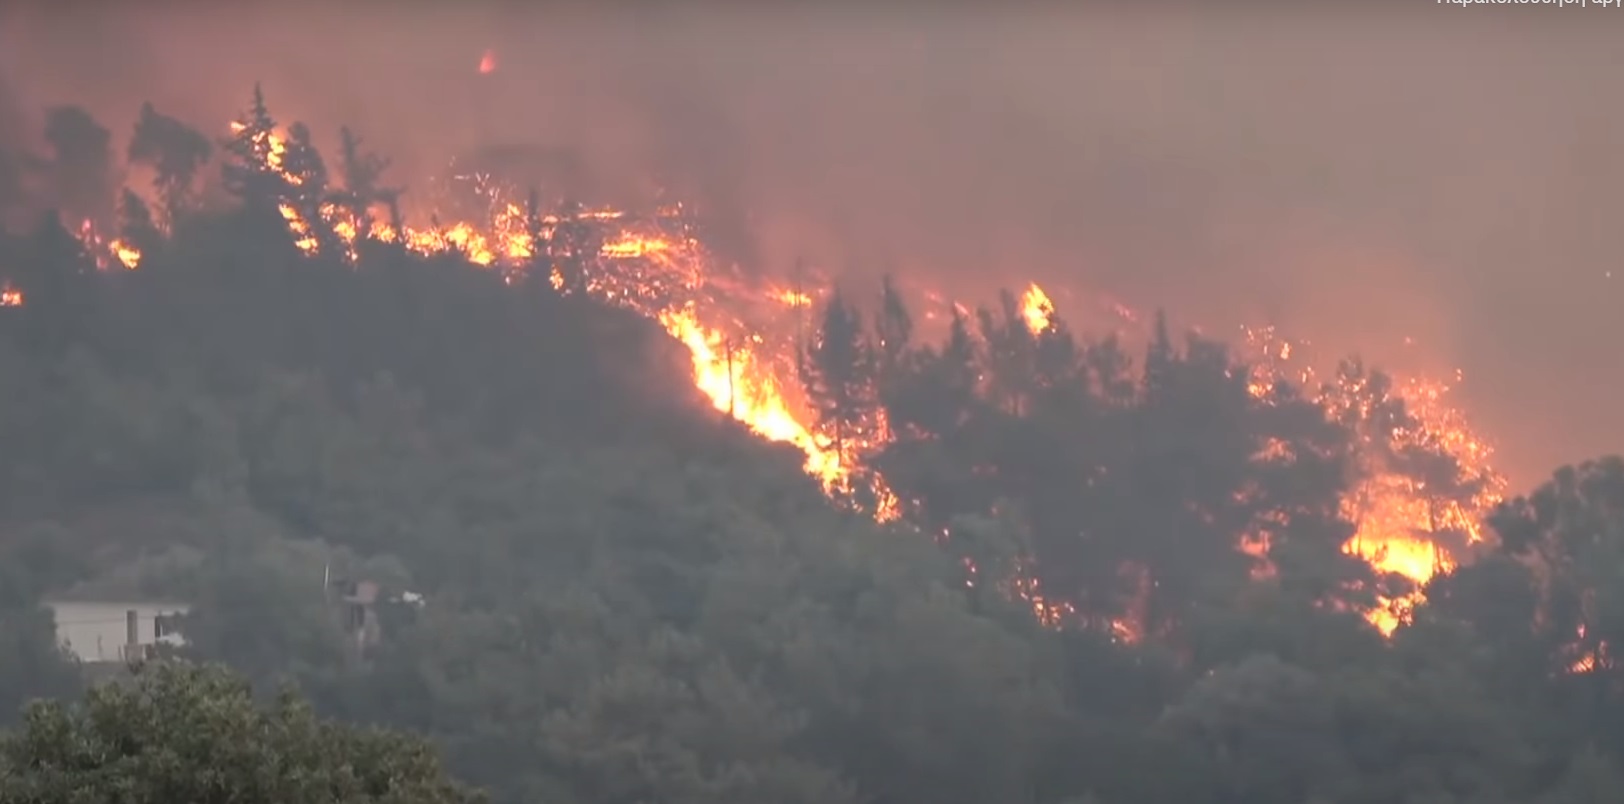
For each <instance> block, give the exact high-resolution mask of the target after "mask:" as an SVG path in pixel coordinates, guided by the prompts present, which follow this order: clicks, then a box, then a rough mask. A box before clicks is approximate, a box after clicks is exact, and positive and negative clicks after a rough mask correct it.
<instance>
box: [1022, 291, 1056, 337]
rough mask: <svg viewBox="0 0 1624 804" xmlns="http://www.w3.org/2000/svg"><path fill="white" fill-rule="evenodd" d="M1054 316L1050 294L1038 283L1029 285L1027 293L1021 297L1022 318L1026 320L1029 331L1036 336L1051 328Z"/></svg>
mask: <svg viewBox="0 0 1624 804" xmlns="http://www.w3.org/2000/svg"><path fill="white" fill-rule="evenodd" d="M1053 316H1054V302H1052V301H1050V300H1049V294H1047V293H1044V292H1043V288H1040V287H1038V284H1037V283H1036V282H1033V283H1031V284H1030V285H1028V286H1027V288H1026V293H1024V294H1022V295H1021V317H1022V318H1024V319H1026V326H1027V329H1030V330H1032V334H1033V335H1036V334H1038V333H1040V332H1042V331H1044V330H1045V329H1048V328H1049V327H1050V326H1051V322H1050V319H1051V318H1053Z"/></svg>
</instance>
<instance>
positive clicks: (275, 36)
mask: <svg viewBox="0 0 1624 804" xmlns="http://www.w3.org/2000/svg"><path fill="white" fill-rule="evenodd" d="M448 5H449V4H448ZM538 5H541V6H542V9H541V10H534V11H526V10H521V9H518V8H516V7H515V8H511V9H504V8H501V7H499V6H497V5H490V6H479V5H477V4H473V5H469V6H466V8H468V9H472V10H465V11H460V12H459V11H455V10H454V9H448V10H444V11H434V10H430V9H428V8H427V7H426V6H427V4H406V5H403V6H401V5H394V6H389V5H385V4H376V5H373V6H368V5H364V4H363V5H360V6H359V7H357V8H356V9H354V10H352V11H342V12H338V11H315V12H307V11H302V10H300V9H299V8H298V7H297V5H292V6H290V5H288V4H282V5H279V6H271V5H264V6H260V7H255V6H253V5H252V4H241V5H239V4H232V5H229V6H228V5H226V4H221V5H220V6H219V7H218V9H219V10H217V11H208V10H206V9H207V8H208V7H207V6H200V5H197V4H163V5H158V6H157V7H156V8H154V9H153V10H140V9H138V8H137V7H136V6H135V4H107V5H106V6H105V7H101V6H97V7H86V8H84V9H77V10H75V11H74V12H73V13H71V14H70V13H66V12H61V13H55V12H46V11H32V12H30V11H28V10H26V9H17V8H11V9H8V10H7V12H5V13H6V16H4V17H0V75H6V76H11V78H12V80H11V90H12V91H13V93H14V94H15V95H16V96H17V100H18V101H19V102H20V103H21V104H22V105H23V106H24V107H25V108H30V109H33V108H38V107H40V106H42V105H44V104H46V103H52V102H62V101H67V100H77V101H79V102H82V103H84V104H86V105H87V106H89V107H90V108H91V109H92V110H93V111H95V112H96V114H97V115H98V116H99V117H100V118H101V119H102V120H103V122H105V123H107V124H109V125H112V126H114V127H115V130H119V131H126V130H127V126H128V124H129V122H130V121H131V119H132V118H133V115H134V114H135V112H136V110H137V109H138V108H139V106H140V103H141V101H142V100H151V101H153V102H154V103H155V104H156V105H157V106H158V107H159V108H160V109H161V110H163V111H166V112H168V113H170V114H175V115H178V116H182V117H185V118H188V119H191V120H194V121H197V122H198V123H200V124H201V123H210V122H215V121H221V122H223V121H224V120H226V119H228V118H229V117H230V116H231V115H232V114H234V113H235V112H236V111H237V110H238V109H239V108H240V107H242V106H243V105H244V103H245V100H246V97H247V94H248V92H249V88H250V87H251V85H252V83H253V81H254V80H255V79H260V80H263V81H264V84H265V89H266V92H267V94H268V97H269V100H270V102H271V105H272V107H273V111H275V112H276V113H277V114H278V115H279V117H281V118H282V119H284V120H292V119H302V120H305V121H306V122H308V123H310V124H311V125H312V126H313V127H314V128H315V129H316V130H317V131H318V132H321V133H326V134H328V135H330V134H331V133H332V132H333V131H336V129H337V126H338V125H339V124H341V123H348V124H351V125H352V126H354V127H356V128H357V129H358V130H360V131H361V132H362V133H363V134H364V135H366V136H367V137H368V138H369V139H370V141H371V142H372V143H373V144H374V145H375V146H376V147H378V148H379V149H380V150H383V151H385V152H387V153H389V154H391V155H392V156H394V157H395V159H396V164H397V166H398V167H399V169H400V173H401V179H403V180H404V181H406V182H407V183H409V184H416V183H419V182H420V181H421V178H422V177H423V176H426V175H428V174H429V173H431V172H433V171H434V170H435V169H436V168H438V167H439V166H440V165H441V164H442V163H443V161H444V160H445V158H446V157H448V156H450V155H451V154H453V153H456V152H458V151H460V150H464V149H467V148H470V147H473V146H475V145H478V144H482V143H492V142H520V143H536V144H542V145H549V146H560V147H566V148H571V149H574V150H576V151H578V152H580V153H581V155H582V156H583V157H584V158H585V159H586V160H587V162H588V164H590V165H591V166H592V167H593V169H594V172H595V173H596V174H597V175H599V176H600V177H601V181H603V182H604V183H605V185H606V186H613V187H617V188H619V187H624V188H631V189H633V190H639V191H640V190H642V189H645V188H643V186H642V185H643V184H644V183H646V182H647V180H648V178H649V177H650V176H654V175H664V176H669V177H670V178H669V181H671V182H672V183H673V184H675V185H677V186H678V187H680V188H681V189H683V190H685V191H686V192H687V193H688V194H690V195H692V196H694V197H696V198H698V199H700V200H702V201H703V202H704V203H705V204H707V205H708V206H709V207H710V208H711V211H712V212H713V213H716V214H717V215H718V216H719V217H720V218H721V219H722V220H724V221H727V222H729V223H730V224H731V225H732V226H733V228H735V229H737V230H738V231H739V232H742V233H743V234H744V235H747V236H748V238H749V239H750V241H751V243H752V245H753V246H754V248H755V249H756V250H757V253H758V254H759V255H760V258H761V259H763V260H766V261H770V262H772V263H774V264H777V265H785V264H788V263H789V262H790V261H791V260H792V259H793V258H794V257H796V256H803V255H804V256H806V257H808V258H809V259H811V260H813V261H817V262H821V263H824V264H827V265H831V266H841V267H844V268H848V269H853V270H857V271H861V272H869V271H877V270H880V269H882V268H890V269H894V270H897V271H900V272H903V273H913V274H918V273H924V272H929V273H930V274H931V275H932V276H934V277H937V278H938V281H941V282H943V283H945V284H948V285H950V286H951V287H953V288H955V289H962V291H963V292H964V293H966V294H970V293H984V292H985V291H986V290H987V289H990V288H992V287H996V286H998V285H1013V284H1018V283H1021V282H1024V281H1025V280H1026V279H1029V278H1035V279H1038V280H1040V281H1044V282H1047V283H1049V284H1050V285H1051V286H1053V287H1056V288H1059V287H1064V288H1069V289H1070V290H1071V291H1072V292H1073V293H1077V294H1084V293H1087V292H1088V291H1089V290H1100V291H1104V292H1107V293H1110V294H1112V295H1115V296H1118V297H1121V298H1123V299H1124V300H1125V301H1127V302H1129V303H1131V304H1137V305H1145V304H1165V305H1166V306H1167V307H1168V308H1169V309H1170V310H1171V311H1172V312H1173V313H1174V315H1175V317H1176V318H1177V319H1178V320H1182V321H1185V322H1192V323H1193V322H1200V323H1202V324H1205V325H1206V329H1208V330H1209V331H1214V332H1223V331H1224V329H1225V328H1226V327H1230V326H1234V325H1235V324H1238V323H1239V322H1242V321H1248V322H1257V321H1261V320H1265V319H1268V320H1273V321H1274V322H1276V323H1278V324H1280V325H1281V326H1282V327H1283V328H1284V329H1286V330H1287V331H1289V332H1292V333H1296V334H1301V335H1306V336H1308V337H1310V338H1313V339H1315V340H1316V341H1317V342H1319V343H1320V344H1321V345H1322V346H1323V347H1324V348H1326V349H1330V350H1352V349H1358V350H1361V351H1363V352H1364V353H1365V354H1366V355H1367V356H1368V357H1369V358H1371V359H1372V360H1373V361H1375V362H1377V363H1383V364H1388V365H1393V364H1399V365H1404V366H1419V367H1424V368H1428V369H1431V370H1446V369H1450V368H1453V367H1457V366H1458V367H1460V368H1462V369H1464V370H1465V372H1466V377H1467V384H1466V386H1465V388H1464V389H1463V391H1462V393H1463V394H1464V399H1465V401H1466V402H1467V407H1468V408H1469V410H1471V411H1472V412H1473V413H1474V414H1475V416H1476V417H1477V418H1478V419H1479V420H1480V421H1481V422H1482V423H1483V424H1484V428H1483V429H1485V430H1486V431H1487V432H1489V433H1490V434H1491V435H1492V436H1495V437H1497V438H1498V439H1499V440H1500V442H1501V444H1502V455H1503V456H1504V457H1505V459H1506V464H1507V466H1508V468H1509V469H1510V470H1512V472H1513V474H1514V475H1515V476H1516V479H1517V480H1518V481H1520V482H1531V481H1533V480H1534V479H1536V478H1537V477H1538V476H1539V475H1540V474H1542V473H1543V472H1545V471H1546V470H1548V469H1549V468H1550V467H1551V466H1553V465H1555V464H1556V463H1558V462H1560V461H1567V460H1574V459H1578V458H1581V457H1584V456H1586V455H1589V454H1593V453H1597V452H1600V451H1603V450H1616V449H1619V448H1620V447H1621V446H1624V422H1621V421H1620V420H1619V419H1618V417H1616V416H1615V415H1614V414H1613V411H1612V405H1611V397H1612V395H1613V393H1614V392H1616V391H1617V390H1619V389H1620V388H1624V360H1620V359H1618V358H1617V356H1616V354H1615V353H1614V352H1613V351H1612V349H1614V348H1616V347H1615V346H1614V344H1616V343H1618V342H1619V341H1620V338H1619V335H1620V334H1621V331H1624V317H1620V316H1617V315H1616V314H1615V312H1616V310H1617V308H1618V298H1619V293H1620V287H1621V284H1620V283H1624V275H1615V276H1613V277H1612V278H1610V279H1609V278H1608V276H1607V273H1608V271H1610V270H1611V269H1612V268H1613V261H1614V258H1615V256H1616V255H1617V254H1619V253H1620V246H1624V227H1618V226H1616V225H1611V224H1614V223H1615V222H1616V221H1617V220H1619V219H1620V216H1621V213H1624V199H1620V198H1619V196H1618V195H1617V194H1616V193H1614V192H1613V188H1616V187H1619V186H1624V156H1621V155H1620V153H1619V152H1618V151H1617V150H1616V149H1615V148H1614V147H1613V145H1614V144H1615V143H1617V142H1618V141H1620V140H1619V135H1620V133H1621V132H1620V124H1621V122H1624V108H1621V104H1620V102H1619V100H1618V93H1617V92H1616V91H1614V90H1613V87H1612V78H1613V76H1612V75H1611V74H1610V72H1609V68H1611V67H1612V66H1613V62H1614V58H1613V54H1614V53H1615V52H1616V49H1615V47H1614V41H1615V39H1614V34H1613V28H1614V27H1615V25H1624V14H1621V15H1618V16H1617V19H1616V21H1615V19H1614V17H1613V16H1611V15H1610V11H1609V10H1602V11H1600V13H1599V14H1598V10H1596V9H1579V8H1555V7H1550V6H1508V7H1504V8H1502V7H1471V8H1465V9H1462V8H1459V7H1454V6H1438V5H1435V4H1432V3H1429V2H1417V3H1415V4H1414V5H1413V6H1412V7H1409V8H1407V9H1404V8H1398V9H1391V10H1387V11H1382V12H1375V11H1370V12H1358V13H1355V12H1351V11H1342V12H1340V13H1329V12H1320V11H1314V12H1308V11H1298V12H1295V13H1293V12H1291V11H1289V10H1287V9H1276V10H1273V11H1265V10H1263V9H1257V10H1255V11H1250V12H1245V13H1241V12H1236V11H1233V10H1231V11H1230V12H1228V13H1218V12H1214V13H1211V14H1205V15H1198V14H1196V13H1195V12H1184V11H1177V12H1175V11H1170V10H1163V11H1158V12H1157V13H1154V14H1137V15H1134V14H1129V13H1127V12H1121V11H1112V10H1105V9H1099V10H1095V11H1093V12H1090V13H1083V12H1078V13H1075V14H1069V15H1068V14H1062V13H1059V12H1054V13H1038V12H1036V11H1033V12H1024V11H1023V12H1014V11H1011V12H1009V13H1007V14H1003V15H1000V14H997V13H994V12H984V13H981V14H978V15H971V14H968V13H948V12H941V13H932V12H929V11H926V10H923V9H922V8H917V7H915V6H914V5H911V4H899V6H898V8H897V10H896V11H894V12H886V13H881V12H872V11H869V12H864V11H846V12H838V13H837V12H827V13H816V12H812V11H787V10H785V11H767V10H765V9H763V10H762V11H760V12H756V13H750V12H748V11H747V8H748V7H747V6H745V5H742V4H729V5H728V7H727V8H726V9H725V10H724V9H717V10H715V11H713V12H700V11H692V12H684V13H677V12H674V11H660V10H641V11H637V12H634V13H620V14H617V15H614V16H606V15H598V16H592V15H587V14H584V13H574V12H569V11H566V10H560V9H558V8H557V7H552V6H550V5H549V4H538ZM420 6H422V7H421V8H420ZM391 8H394V9H395V10H391ZM110 41H112V42H123V43H124V44H123V46H122V47H109V46H108V44H107V43H108V42H110ZM488 48H490V49H494V50H495V52H496V54H497V56H498V69H497V70H496V71H495V72H494V73H492V74H490V75H480V74H479V73H478V70H477V69H476V67H477V64H478V62H479V59H480V55H481V53H482V52H484V51H485V50H486V49H488ZM24 76H26V80H25V79H24V78H23V77H24ZM3 99H4V98H3V96H0V100H3ZM3 112H4V110H3V109H0V115H3ZM1056 295H1061V294H1056ZM1406 338H1410V339H1412V340H1413V341H1414V343H1415V344H1416V345H1415V346H1411V347H1406V346H1404V345H1403V344H1404V341H1405V339H1406Z"/></svg>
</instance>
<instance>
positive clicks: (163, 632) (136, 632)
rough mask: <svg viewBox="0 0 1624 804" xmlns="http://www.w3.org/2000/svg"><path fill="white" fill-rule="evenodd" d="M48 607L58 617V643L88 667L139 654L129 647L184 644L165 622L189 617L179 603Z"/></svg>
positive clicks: (65, 602)
mask: <svg viewBox="0 0 1624 804" xmlns="http://www.w3.org/2000/svg"><path fill="white" fill-rule="evenodd" d="M45 607H46V608H48V609H50V610H51V613H52V614H53V615H54V616H55V617H56V636H57V641H58V642H60V643H61V644H62V646H63V647H64V648H67V649H68V650H69V651H71V652H72V653H73V654H74V655H75V656H77V657H79V661H82V662H85V663H87V664H91V663H96V662H122V661H125V659H126V657H127V656H130V654H131V653H137V652H135V651H131V650H130V649H129V647H128V646H130V645H141V646H150V645H157V644H160V643H161V644H166V645H181V644H184V641H183V640H182V639H181V637H180V634H178V633H176V631H175V629H174V628H173V627H172V626H170V625H168V624H167V623H165V621H164V618H167V617H172V616H174V615H178V614H185V613H186V606H184V605H181V604H178V603H162V602H156V601H140V602H102V601H82V600H55V601H46V602H45ZM138 655H139V654H138Z"/></svg>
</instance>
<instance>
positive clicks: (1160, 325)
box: [1144, 310, 1178, 401]
mask: <svg viewBox="0 0 1624 804" xmlns="http://www.w3.org/2000/svg"><path fill="white" fill-rule="evenodd" d="M1177 360H1178V354H1177V352H1176V351H1175V350H1174V349H1173V339H1172V337H1171V336H1169V335H1168V332H1167V313H1166V312H1164V311H1162V310H1157V311H1156V324H1155V329H1154V331H1153V332H1152V334H1151V341H1150V346H1148V347H1146V349H1145V372H1144V393H1145V398H1146V399H1149V400H1152V401H1154V400H1157V399H1160V398H1162V397H1163V396H1165V395H1166V394H1167V393H1168V392H1169V391H1170V388H1169V387H1168V386H1169V384H1170V382H1171V380H1172V376H1171V372H1172V370H1173V364H1174V363H1175V362H1176V361H1177Z"/></svg>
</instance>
